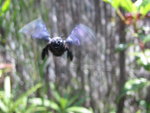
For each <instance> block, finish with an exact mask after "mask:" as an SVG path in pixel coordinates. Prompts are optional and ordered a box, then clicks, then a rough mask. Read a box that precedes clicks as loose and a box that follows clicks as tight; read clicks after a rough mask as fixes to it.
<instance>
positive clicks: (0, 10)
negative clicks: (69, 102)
mask: <svg viewBox="0 0 150 113" xmlns="http://www.w3.org/2000/svg"><path fill="white" fill-rule="evenodd" d="M10 3H11V0H5V1H4V3H3V5H2V6H1V7H0V16H2V15H3V14H4V13H5V12H6V11H7V10H9V7H10Z"/></svg>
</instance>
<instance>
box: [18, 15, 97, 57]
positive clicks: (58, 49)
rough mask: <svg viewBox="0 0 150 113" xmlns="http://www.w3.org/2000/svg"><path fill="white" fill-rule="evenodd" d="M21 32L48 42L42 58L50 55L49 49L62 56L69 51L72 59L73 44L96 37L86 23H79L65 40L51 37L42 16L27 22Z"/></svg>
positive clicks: (79, 43)
mask: <svg viewBox="0 0 150 113" xmlns="http://www.w3.org/2000/svg"><path fill="white" fill-rule="evenodd" d="M19 32H21V33H23V34H25V35H27V36H30V37H31V38H34V39H42V40H46V41H47V42H48V43H47V45H46V46H45V47H44V48H43V50H42V55H41V56H42V59H44V58H45V56H48V53H49V51H51V52H52V53H53V55H54V56H61V55H63V54H64V52H67V57H68V59H70V60H72V59H73V54H72V51H71V47H72V46H73V45H75V46H80V45H82V44H84V43H88V42H90V41H92V40H93V39H95V36H94V33H93V31H92V30H91V29H90V28H89V27H87V26H86V25H84V24H79V25H77V26H76V27H75V28H74V29H73V30H72V32H71V33H70V35H69V36H68V37H67V38H66V39H65V40H63V39H62V37H52V38H51V36H50V33H49V32H48V30H47V28H46V25H45V23H44V22H43V20H42V19H41V18H38V19H36V20H33V21H31V22H30V23H28V24H26V25H25V26H24V27H22V28H21V29H20V30H19Z"/></svg>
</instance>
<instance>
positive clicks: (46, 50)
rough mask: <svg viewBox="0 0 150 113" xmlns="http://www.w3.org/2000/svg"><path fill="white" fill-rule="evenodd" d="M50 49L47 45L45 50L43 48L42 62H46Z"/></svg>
mask: <svg viewBox="0 0 150 113" xmlns="http://www.w3.org/2000/svg"><path fill="white" fill-rule="evenodd" d="M48 49H49V46H48V45H47V46H46V47H45V48H43V50H42V55H41V57H42V60H44V58H45V56H46V55H47V56H48Z"/></svg>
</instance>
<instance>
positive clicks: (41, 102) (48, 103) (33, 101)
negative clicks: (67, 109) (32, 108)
mask: <svg viewBox="0 0 150 113" xmlns="http://www.w3.org/2000/svg"><path fill="white" fill-rule="evenodd" d="M29 103H31V104H34V105H38V106H45V107H50V108H52V109H54V110H58V109H59V106H58V105H57V104H56V103H55V102H53V101H50V100H47V99H41V98H32V99H29Z"/></svg>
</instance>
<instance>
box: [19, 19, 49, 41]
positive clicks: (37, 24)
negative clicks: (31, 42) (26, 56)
mask: <svg viewBox="0 0 150 113" xmlns="http://www.w3.org/2000/svg"><path fill="white" fill-rule="evenodd" d="M19 32H21V33H23V34H25V35H27V36H31V37H32V38H36V39H44V40H49V39H50V33H49V32H48V30H47V28H46V25H45V23H44V22H43V20H42V19H40V18H38V19H36V20H33V21H32V22H30V23H28V24H27V25H25V26H24V27H23V28H21V29H20V30H19Z"/></svg>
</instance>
